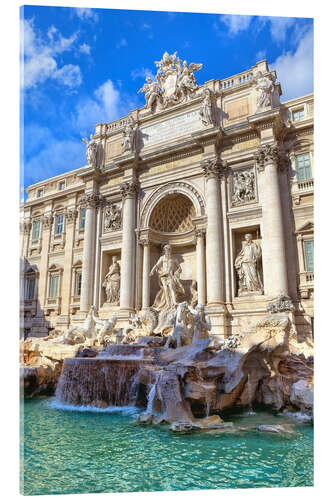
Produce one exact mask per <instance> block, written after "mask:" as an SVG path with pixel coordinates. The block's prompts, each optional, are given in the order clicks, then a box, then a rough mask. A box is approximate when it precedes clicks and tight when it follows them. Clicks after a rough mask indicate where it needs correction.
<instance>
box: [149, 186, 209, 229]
mask: <svg viewBox="0 0 333 500" xmlns="http://www.w3.org/2000/svg"><path fill="white" fill-rule="evenodd" d="M170 195H178V196H179V201H177V203H178V208H179V211H178V212H179V213H181V211H182V210H185V212H186V207H188V209H187V210H190V208H189V204H191V206H193V209H192V210H193V211H192V212H191V217H201V216H203V215H205V202H204V198H203V196H202V195H201V193H200V192H199V191H198V189H197V188H196V187H194V186H193V185H192V184H190V183H188V182H181V181H179V182H169V183H167V184H164V185H163V186H161V187H159V188H157V189H155V191H153V192H152V193H151V195H150V196H149V197H148V199H147V201H146V203H145V204H144V207H143V210H142V213H141V217H140V227H141V228H148V227H149V225H150V221H151V216H152V213H153V211H154V209H155V208H158V205H159V202H160V201H161V200H163V199H167V198H168V197H169V196H170ZM180 195H182V196H180ZM184 198H185V199H187V200H188V203H189V204H188V203H187V202H185V201H184ZM169 200H171V198H169ZM180 205H182V207H183V208H181V207H180ZM183 213H184V212H183ZM192 228H193V226H192Z"/></svg>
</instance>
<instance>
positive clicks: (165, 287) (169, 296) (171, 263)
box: [150, 245, 185, 311]
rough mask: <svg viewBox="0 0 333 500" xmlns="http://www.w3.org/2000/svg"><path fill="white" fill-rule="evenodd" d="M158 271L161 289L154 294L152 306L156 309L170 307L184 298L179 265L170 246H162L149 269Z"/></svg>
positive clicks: (152, 271) (151, 273)
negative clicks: (161, 252)
mask: <svg viewBox="0 0 333 500" xmlns="http://www.w3.org/2000/svg"><path fill="white" fill-rule="evenodd" d="M155 271H157V273H158V281H159V285H160V287H161V289H160V290H159V292H158V293H157V295H156V298H155V301H154V304H153V308H154V309H157V310H158V311H164V310H168V309H172V308H173V307H174V306H175V305H176V304H178V303H179V302H182V301H184V300H185V290H184V287H183V285H182V284H181V282H180V278H179V276H180V273H181V267H180V265H179V264H178V262H177V261H176V260H175V259H173V258H172V256H171V246H170V245H165V246H164V247H163V255H161V257H160V258H159V259H158V261H157V262H156V264H155V266H154V267H153V268H152V270H151V271H150V276H153V274H154V272H155Z"/></svg>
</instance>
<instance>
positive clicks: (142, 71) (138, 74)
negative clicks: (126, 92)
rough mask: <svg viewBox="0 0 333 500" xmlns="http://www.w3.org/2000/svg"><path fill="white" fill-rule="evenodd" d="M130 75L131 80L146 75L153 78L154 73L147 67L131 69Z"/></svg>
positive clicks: (145, 76)
mask: <svg viewBox="0 0 333 500" xmlns="http://www.w3.org/2000/svg"><path fill="white" fill-rule="evenodd" d="M131 77H132V79H133V80H136V79H137V78H147V77H149V78H151V79H153V78H154V75H153V73H152V72H151V70H150V69H148V68H135V69H133V70H132V71H131Z"/></svg>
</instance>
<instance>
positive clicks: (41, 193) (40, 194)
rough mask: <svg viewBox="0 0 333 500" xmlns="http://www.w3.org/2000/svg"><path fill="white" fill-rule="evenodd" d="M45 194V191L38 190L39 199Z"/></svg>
mask: <svg viewBox="0 0 333 500" xmlns="http://www.w3.org/2000/svg"><path fill="white" fill-rule="evenodd" d="M43 194H44V189H38V190H37V198H41V197H42V196H43Z"/></svg>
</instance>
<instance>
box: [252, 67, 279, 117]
mask: <svg viewBox="0 0 333 500" xmlns="http://www.w3.org/2000/svg"><path fill="white" fill-rule="evenodd" d="M255 81H256V90H257V92H258V95H257V111H260V110H262V108H267V107H268V106H271V105H272V94H273V91H274V82H273V81H272V80H271V79H270V78H268V77H267V76H264V75H263V74H262V72H261V71H258V73H257V74H256V76H255Z"/></svg>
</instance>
